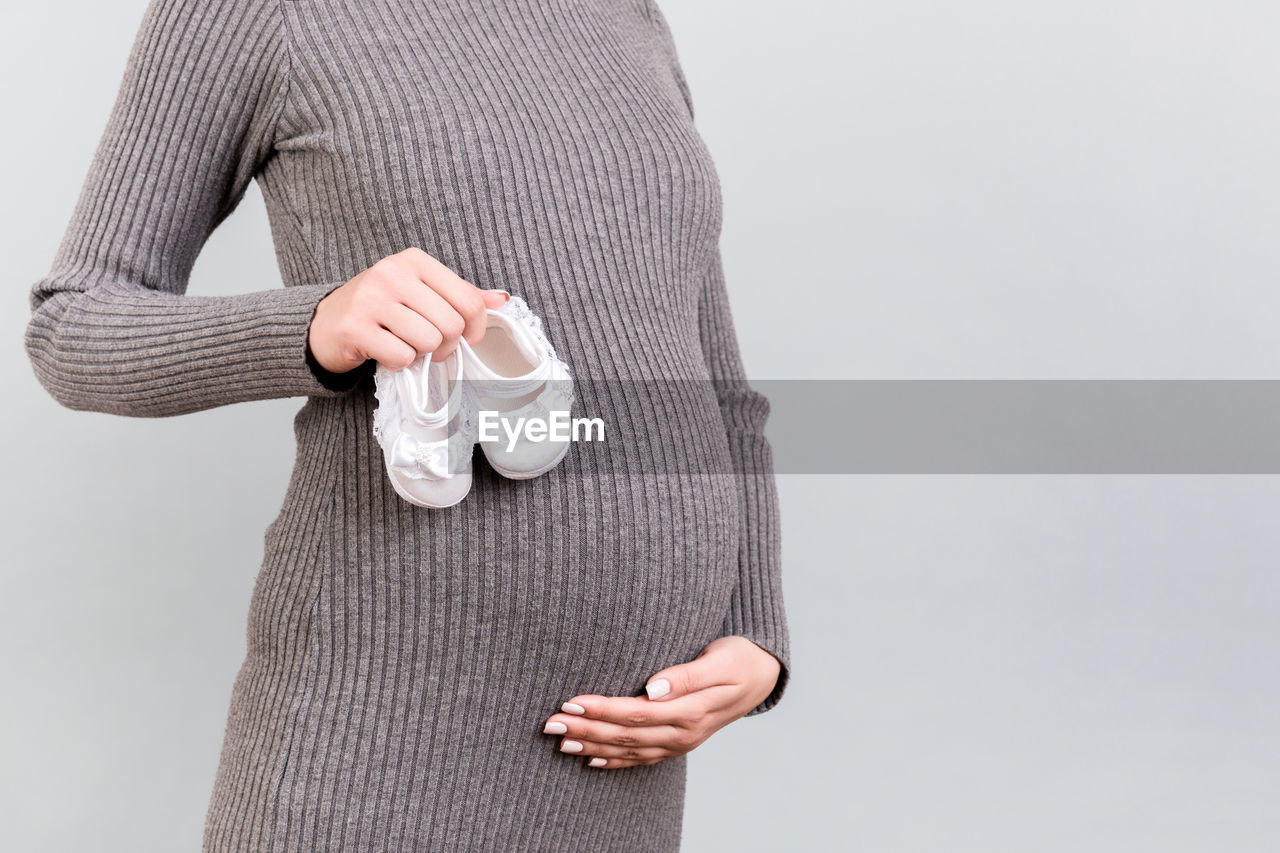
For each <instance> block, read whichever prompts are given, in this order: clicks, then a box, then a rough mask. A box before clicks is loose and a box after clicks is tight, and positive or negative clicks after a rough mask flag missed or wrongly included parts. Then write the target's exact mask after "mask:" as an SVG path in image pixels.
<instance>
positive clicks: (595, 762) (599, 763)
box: [587, 755, 609, 767]
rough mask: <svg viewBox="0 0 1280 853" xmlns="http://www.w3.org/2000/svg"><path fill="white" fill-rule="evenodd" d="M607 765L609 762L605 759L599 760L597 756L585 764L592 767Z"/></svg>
mask: <svg viewBox="0 0 1280 853" xmlns="http://www.w3.org/2000/svg"><path fill="white" fill-rule="evenodd" d="M608 763H609V760H608V759H607V758H601V757H600V756H598V755H597V756H596V757H595V758H593V759H591V760H590V761H588V762H587V764H589V765H591V766H592V767H604V766H605V765H606V764H608Z"/></svg>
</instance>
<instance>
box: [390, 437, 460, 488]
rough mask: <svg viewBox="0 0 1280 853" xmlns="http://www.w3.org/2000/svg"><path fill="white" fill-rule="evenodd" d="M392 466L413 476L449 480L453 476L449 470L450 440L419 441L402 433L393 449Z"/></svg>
mask: <svg viewBox="0 0 1280 853" xmlns="http://www.w3.org/2000/svg"><path fill="white" fill-rule="evenodd" d="M391 464H392V465H394V466H395V467H396V468H399V469H401V470H402V471H404V472H405V473H406V474H410V475H411V476H412V475H416V476H419V477H424V478H425V477H429V478H432V479H435V480H444V479H448V478H449V477H452V476H453V472H452V471H450V470H449V439H447V438H446V439H443V440H441V441H419V440H418V439H416V438H414V437H413V436H411V435H408V434H407V433H401V434H400V436H399V437H398V438H397V439H396V441H395V444H393V445H392V447H391Z"/></svg>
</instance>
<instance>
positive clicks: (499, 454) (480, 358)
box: [458, 296, 573, 480]
mask: <svg viewBox="0 0 1280 853" xmlns="http://www.w3.org/2000/svg"><path fill="white" fill-rule="evenodd" d="M487 317H488V325H487V327H486V329H485V333H484V339H483V340H481V341H480V343H478V344H476V345H475V346H474V347H473V346H471V345H470V344H468V343H467V342H466V341H465V340H462V341H459V343H458V350H459V352H461V353H462V363H463V364H464V365H465V370H466V377H467V380H466V381H467V385H468V386H469V387H470V388H471V390H472V393H471V397H472V404H473V405H474V406H475V407H476V409H477V412H476V419H475V427H476V433H477V440H478V441H479V443H480V448H481V449H482V450H483V451H484V455H485V457H486V458H487V459H488V460H489V464H490V465H492V466H493V468H494V470H496V471H497V472H498V473H499V474H501V475H502V476H504V477H508V478H510V479H513V480H527V479H530V478H532V477H537V476H539V475H540V474H545V473H546V472H547V471H550V470H551V469H552V468H554V467H555V466H556V465H558V464H560V460H562V459H564V457H565V454H566V453H568V452H569V442H568V440H567V435H566V436H564V439H565V440H555V439H554V437H553V436H552V434H551V433H550V432H543V433H542V435H543V437H542V438H540V439H539V438H536V437H531V435H530V433H527V432H526V431H525V429H524V427H525V426H528V425H529V424H530V422H532V421H541V422H542V423H543V424H546V425H551V424H552V423H553V418H555V417H559V418H561V419H563V423H564V425H565V426H566V427H567V426H568V423H569V412H570V409H571V408H572V406H573V379H572V377H570V375H569V369H568V367H567V366H566V365H565V363H564V362H563V361H561V360H560V359H558V358H557V357H556V354H555V350H554V349H552V347H551V342H550V341H548V340H547V336H546V335H545V334H544V333H543V331H542V321H541V319H540V318H539V317H538V316H537V315H536V314H534V313H533V312H532V311H531V310H529V306H528V305H527V304H526V303H525V301H524V300H523V299H521V298H520V297H518V296H512V297H511V298H510V299H509V300H507V303H506V304H505V305H503V306H502V307H501V308H497V309H493V308H491V309H489V310H488V312H487ZM486 412H492V413H494V414H492V415H486V414H485V413H486ZM556 413H559V415H557V414H556ZM486 419H488V420H489V423H490V425H491V426H490V430H489V432H490V435H491V436H492V435H493V434H494V433H496V435H497V440H496V441H494V440H480V439H481V438H483V435H482V434H481V432H480V430H481V428H482V427H483V426H484V422H485V420H486ZM495 427H496V428H495ZM537 434H538V430H536V429H535V430H534V432H533V434H532V435H534V436H536V435H537Z"/></svg>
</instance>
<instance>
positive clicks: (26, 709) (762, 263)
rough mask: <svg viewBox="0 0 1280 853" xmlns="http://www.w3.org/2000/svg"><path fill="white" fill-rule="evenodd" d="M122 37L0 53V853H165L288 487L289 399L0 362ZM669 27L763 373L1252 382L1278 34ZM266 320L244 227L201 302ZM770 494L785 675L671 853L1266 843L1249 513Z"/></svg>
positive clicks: (726, 735)
mask: <svg viewBox="0 0 1280 853" xmlns="http://www.w3.org/2000/svg"><path fill="white" fill-rule="evenodd" d="M142 5H143V4H142V3H141V2H139V0H127V2H115V3H111V4H102V3H90V2H85V1H84V0H74V2H72V0H68V2H66V3H62V4H58V5H57V6H52V7H51V6H40V5H38V4H18V5H17V6H14V7H13V8H10V9H8V10H7V20H8V21H9V24H8V25H7V26H6V27H5V28H4V30H3V35H0V47H2V48H3V49H2V50H0V65H3V68H4V72H5V79H6V80H7V81H8V83H7V85H6V86H5V89H4V95H3V98H4V103H3V122H4V127H5V128H6V133H4V134H3V135H2V136H0V151H2V152H3V158H4V161H3V162H4V163H5V166H6V168H5V184H6V186H5V189H6V192H5V197H6V199H7V202H8V203H7V204H6V205H5V206H4V208H3V211H2V212H0V216H3V222H2V223H0V225H2V226H3V227H0V240H3V244H2V245H0V250H2V251H3V257H4V258H5V261H6V270H7V274H8V276H9V278H10V281H9V285H8V287H7V288H6V293H7V296H6V299H5V302H4V305H3V311H2V313H0V317H2V322H3V324H4V326H3V332H4V338H3V340H4V341H5V342H6V343H5V347H6V348H5V350H4V358H3V359H0V371H3V379H4V380H5V382H6V387H8V388H10V389H11V392H10V396H9V401H8V403H7V405H6V407H5V411H6V412H7V413H8V415H9V417H7V418H6V419H5V426H4V432H5V435H4V437H5V439H6V441H5V442H4V446H5V451H4V454H3V457H2V459H3V462H2V464H3V466H4V472H3V473H4V490H3V501H4V513H3V525H4V526H3V529H2V531H0V532H2V533H3V536H4V542H5V546H6V556H5V560H4V569H3V577H2V581H3V586H2V589H3V592H2V593H0V596H2V598H0V642H3V648H4V656H3V664H2V666H3V670H2V671H0V685H2V688H0V750H2V751H0V768H2V769H0V773H2V774H3V777H2V781H0V802H3V803H4V812H5V817H4V819H3V820H2V821H0V848H3V849H6V850H75V851H81V850H90V849H95V850H121V851H126V850H127V851H144V850H157V851H160V850H165V851H167V850H194V849H197V848H198V845H199V839H200V830H201V826H202V821H203V818H204V811H205V807H206V804H207V802H208V796H209V792H210V786H211V783H212V779H213V773H214V769H215V766H216V762H217V755H218V748H219V745H220V742H221V737H222V729H223V725H224V722H225V713H226V708H227V702H228V699H229V696H230V689H231V684H232V679H233V677H234V675H235V671H236V668H237V666H238V665H239V663H240V657H241V655H242V653H243V649H244V629H245V625H244V618H245V613H246V611H247V607H248V600H249V594H250V590H251V586H252V582H253V579H254V574H255V572H256V570H257V566H258V561H259V560H260V557H261V546H262V541H261V534H262V531H263V530H264V529H265V527H266V525H267V523H268V522H269V521H270V519H271V517H272V515H273V514H274V512H275V511H276V510H277V509H278V507H279V502H280V500H281V499H282V497H283V494H284V489H285V485H286V481H287V476H288V468H289V465H290V464H291V461H292V441H293V437H292V433H291V426H290V419H291V417H292V414H293V412H294V411H296V410H297V408H298V407H299V406H300V405H301V400H296V399H295V400H278V401H270V402H261V403H252V404H242V405H239V406H231V407H224V408H222V409H216V410H212V411H208V412H204V413H200V414H195V415H188V416H183V417H180V418H173V419H167V420H156V421H145V420H130V419H124V418H119V417H113V416H107V415H99V414H91V413H83V412H72V411H69V410H64V409H61V408H60V407H58V406H57V404H56V403H54V402H53V401H52V399H51V398H49V397H48V396H47V395H46V394H45V393H44V392H43V390H42V389H41V388H40V387H39V386H38V385H37V383H36V382H35V380H34V378H33V376H32V373H31V369H30V366H29V364H28V363H27V361H26V357H25V355H24V353H23V352H22V347H21V338H22V331H23V328H24V326H25V323H26V319H27V316H28V310H27V305H26V299H27V291H28V289H29V287H30V285H31V284H32V283H33V282H34V281H35V280H36V279H37V278H38V277H39V276H40V275H41V274H42V273H43V272H44V271H45V269H46V268H47V266H48V264H49V262H50V260H51V259H52V255H53V251H54V249H55V247H56V244H57V241H58V239H59V238H60V236H61V233H62V229H63V228H64V227H65V224H66V220H67V217H68V216H69V214H70V212H71V208H72V206H73V204H74V202H75V196H76V193H77V191H78V189H79V185H80V181H81V180H82V178H83V175H84V170H85V168H86V167H87V165H88V160H89V156H90V155H91V153H92V150H93V146H94V145H95V143H96V141H97V137H98V134H99V133H100V132H101V129H102V126H103V123H104V122H105V120H106V116H107V112H108V110H109V109H110V105H111V102H112V99H113V98H114V95H115V90H116V87H117V85H118V82H119V74H120V72H121V70H122V69H123V64H124V59H125V56H126V55H127V52H128V48H129V45H130V42H131V40H132V37H133V32H134V29H135V27H136V25H137V22H138V20H139V17H140V15H141V10H142ZM662 8H663V9H664V10H665V11H666V13H667V15H668V17H669V19H670V21H671V24H672V27H673V30H674V32H675V34H676V39H677V43H678V45H679V48H680V51H681V56H682V59H683V63H684V67H685V70H686V73H687V75H688V77H689V81H690V83H691V85H692V88H693V93H694V98H695V103H696V106H697V112H698V124H699V126H700V128H701V130H702V132H703V134H704V136H705V137H706V139H707V141H708V144H709V146H710V148H711V150H712V153H713V155H714V156H715V158H716V162H717V165H718V167H719V170H720V174H721V178H722V181H723V184H724V192H725V202H726V220H725V231H724V244H723V245H724V251H725V263H726V271H727V274H728V277H729V280H730V282H731V288H732V294H733V305H734V309H735V312H736V317H737V324H738V327H739V334H740V337H741V341H742V344H743V347H744V350H745V358H746V362H747V366H748V369H749V371H750V373H751V375H752V376H753V377H756V378H797V377H807V378H819V377H821V378H943V379H945V378H1032V379H1040V378H1276V377H1277V372H1278V371H1277V367H1276V363H1277V358H1278V357H1280V340H1278V339H1277V335H1276V333H1275V328H1276V322H1277V317H1280V287H1277V284H1278V282H1277V270H1278V269H1280V265H1277V263H1276V261H1277V258H1276V254H1277V251H1278V249H1277V240H1276V234H1277V225H1280V222H1278V220H1280V216H1278V213H1280V174H1278V168H1280V167H1278V165H1277V164H1278V163H1280V160H1278V159H1277V157H1276V152H1277V151H1278V150H1280V145H1278V144H1277V143H1280V111H1277V110H1276V109H1275V91H1274V89H1275V85H1274V81H1275V80H1276V79H1277V74H1278V72H1280V58H1278V56H1277V54H1276V53H1275V51H1274V49H1273V48H1274V35H1275V33H1276V31H1277V24H1278V23H1280V21H1278V20H1277V18H1278V17H1280V6H1277V5H1276V4H1274V3H1263V2H1253V3H1245V2H1216V3H1212V4H1210V3H1207V2H1201V3H1190V2H1183V0H1173V1H1172V2H1164V3H1154V2H1135V0H1109V2H1105V3H1102V2H1079V0H1075V2H1072V3H1034V4H1031V3H1025V2H1023V3H1015V2H993V0H978V2H973V3H964V4H954V3H945V2H936V0H935V2H912V0H905V2H894V3H877V4H870V3H856V2H855V3H849V2H841V3H837V2H816V1H815V0H808V2H789V3H759V2H748V0H734V2H728V0H699V1H698V2H693V1H692V0H665V2H662ZM278 284H279V278H278V275H277V273H276V270H275V266H274V257H273V255H272V252H271V246H270V243H269V234H268V230H267V222H266V219H265V216H264V213H263V210H262V206H261V201H260V199H259V198H258V197H257V195H256V192H255V193H253V194H251V196H250V197H249V198H248V199H247V200H246V202H245V203H244V204H243V205H242V207H241V209H240V210H239V211H238V212H237V213H236V214H235V215H234V216H233V217H232V219H231V220H230V221H229V222H227V223H226V224H225V225H224V226H223V227H222V228H221V229H219V231H218V232H217V233H216V234H215V235H214V237H213V239H212V240H211V242H210V244H209V245H208V247H207V249H206V251H205V253H204V254H203V255H202V257H201V259H200V262H199V264H198V267H197V271H196V275H195V277H194V279H193V282H192V286H191V292H192V293H210V294H212V293H235V292H244V291H249V290H258V289H264V288H267V287H273V286H278ZM780 487H781V491H782V498H783V516H784V525H785V534H784V536H785V559H786V599H787V605H788V612H789V615H790V620H791V630H792V636H793V644H794V656H795V659H794V682H793V684H792V687H791V689H790V693H789V695H788V698H787V699H786V700H785V701H784V702H783V704H782V705H780V706H779V707H778V709H777V710H776V711H774V712H771V713H770V714H768V715H765V716H763V717H760V718H758V719H753V720H745V721H740V722H739V723H735V724H734V725H732V726H730V727H729V728H728V729H726V730H724V731H722V732H720V733H719V734H717V735H716V736H715V737H714V738H712V740H711V741H709V742H708V743H707V744H705V745H703V746H702V747H700V748H699V749H698V750H697V751H696V752H695V753H694V755H693V756H692V757H691V760H690V788H689V798H688V808H687V815H686V821H685V832H686V849H688V850H692V851H701V850H721V849H736V850H766V849H812V850H846V849H848V850H867V851H875V853H896V851H930V852H931V853H932V851H937V853H958V851H983V853H992V852H993V851H1011V853H1013V852H1014V851H1016V853H1025V851H1028V850H1036V851H1059V850H1061V851H1090V853H1095V852H1096V851H1111V850H1115V851H1161V853H1165V852H1166V851H1220V850H1230V851H1233V853H1244V852H1245V851H1264V850H1266V851H1271V850H1275V849H1277V847H1280V812H1277V809H1276V808H1275V804H1276V802H1277V800H1278V798H1280V734H1278V733H1277V731H1276V726H1275V722H1274V721H1275V720H1276V719H1278V718H1280V707H1278V705H1280V685H1278V684H1277V679H1276V659H1277V655H1278V653H1280V638H1278V637H1277V632H1276V630H1275V626H1274V623H1275V611H1276V601H1277V593H1278V592H1280V590H1278V589H1277V587H1278V586H1280V580H1278V579H1277V573H1276V571H1275V563H1276V560H1275V554H1276V552H1277V546H1280V525H1277V524H1276V523H1275V517H1276V514H1275V511H1274V507H1275V506H1276V505H1277V500H1278V499H1280V481H1278V480H1277V479H1276V478H1274V477H1225V476H1222V477H1191V476H1188V477H1171V476H1165V477H1161V476H1149V477H1121V476H1109V477H1108V476H1098V477H1069V476H1060V477H1035V476H1016V477H995V476H963V477H961V476H953V477H942V476H937V477H929V476H846V477H835V476H825V477H823V476H815V477H801V476H783V477H782V478H780ZM797 839H800V840H799V841H797ZM779 845H781V846H779Z"/></svg>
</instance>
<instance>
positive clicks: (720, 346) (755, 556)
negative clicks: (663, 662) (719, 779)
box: [650, 0, 791, 717]
mask: <svg viewBox="0 0 1280 853" xmlns="http://www.w3.org/2000/svg"><path fill="white" fill-rule="evenodd" d="M650 13H651V16H652V19H653V22H654V24H655V26H657V27H658V30H659V33H660V36H661V39H662V43H663V46H664V49H665V50H666V51H667V54H668V59H669V61H670V66H671V69H672V73H673V74H674V75H675V79H676V83H677V84H678V86H679V88H680V91H681V93H682V95H683V96H684V99H685V103H686V105H687V106H688V108H689V114H690V118H691V119H692V116H693V100H692V96H691V95H690V91H689V85H688V83H687V81H686V80H685V77H684V73H683V71H682V70H681V67H680V62H679V58H678V56H677V54H676V48H675V42H674V40H673V39H672V36H671V30H670V28H669V26H668V24H667V21H666V18H665V17H664V16H663V14H662V11H661V10H660V9H659V8H658V7H657V5H656V3H654V2H652V0H651V2H650ZM698 330H699V337H700V340H701V343H702V350H703V355H704V357H705V359H706V362H707V370H708V373H709V374H710V376H711V380H712V382H713V383H714V384H715V386H716V396H717V399H718V401H719V404H720V412H721V416H722V418H723V420H724V425H725V429H726V431H727V433H728V440H729V449H730V453H731V454H732V457H733V464H734V471H735V473H736V475H737V477H738V482H739V484H740V487H739V492H738V500H739V507H740V516H741V518H742V528H741V530H740V531H739V553H738V582H737V585H736V587H735V588H734V591H733V596H732V598H731V600H730V604H729V610H728V612H727V613H726V614H725V618H724V624H723V625H722V626H721V630H720V636H742V637H746V638H747V639H749V640H751V641H752V642H753V643H755V644H756V645H757V646H760V647H761V648H763V649H764V650H766V651H768V652H770V653H771V654H772V655H773V656H774V657H776V658H777V659H778V661H779V662H780V663H781V665H782V668H781V670H780V671H779V673H778V680H777V682H776V684H775V685H774V688H773V692H772V693H770V694H769V696H768V697H766V698H765V699H764V701H762V702H761V703H760V704H759V705H757V706H756V707H755V708H753V709H752V710H751V711H749V712H748V713H747V715H746V716H748V717H753V716H756V715H758V714H762V713H764V712H766V711H768V710H770V709H772V708H773V707H774V706H775V705H777V704H778V702H779V701H780V700H781V698H782V695H783V693H784V692H785V691H786V688H787V684H788V682H789V681H790V677H791V643H790V634H789V631H788V626H787V617H786V609H785V607H784V602H783V594H782V548H781V520H780V515H779V509H778V494H777V483H776V481H775V479H774V471H773V452H772V449H771V448H770V446H769V442H768V440H767V439H766V438H765V435H764V425H765V421H766V420H767V419H768V416H769V402H768V400H767V399H766V398H765V397H764V396H763V395H762V394H760V393H759V392H757V391H754V390H753V389H752V388H751V387H750V386H749V385H748V384H747V379H746V371H745V370H744V368H743V363H742V355H741V352H740V350H739V346H738V337H737V333H736V331H735V329H734V325H733V316H732V314H731V313H730V310H729V293H728V289H727V287H726V283H725V276H724V267H723V264H722V258H721V253H720V251H719V249H718V248H717V249H716V251H715V252H714V253H713V254H712V256H711V260H710V263H709V265H708V267H707V271H706V273H705V274H704V278H703V281H702V290H701V294H700V297H699V301H698Z"/></svg>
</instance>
